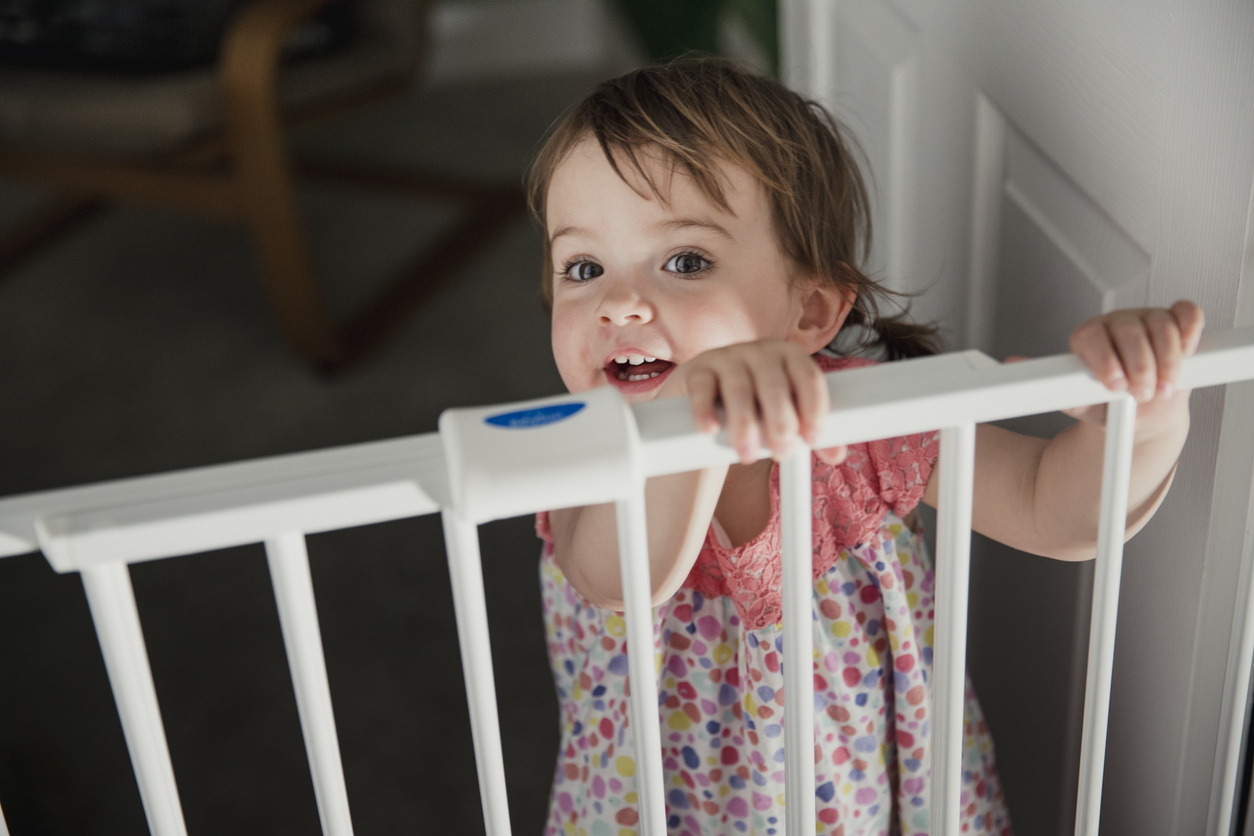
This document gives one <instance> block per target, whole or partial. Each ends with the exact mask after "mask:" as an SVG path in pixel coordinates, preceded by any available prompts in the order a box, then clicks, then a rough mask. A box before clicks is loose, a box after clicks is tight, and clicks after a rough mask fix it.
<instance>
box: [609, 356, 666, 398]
mask: <svg viewBox="0 0 1254 836" xmlns="http://www.w3.org/2000/svg"><path fill="white" fill-rule="evenodd" d="M632 359H636V360H641V361H642V362H639V363H632V362H630V361H628V362H625V363H621V362H618V361H617V360H611V361H610V362H608V363H606V364H605V377H606V379H607V380H609V382H610V383H611V384H613V385H614V386H615V387H617V389H618V390H619V391H620V392H622V393H623V394H636V393H639V392H649V391H651V390H653V389H656V388H657V387H659V386H661V385H662V382H663V381H664V380H665V379H666V377H667V375H668V373H669V372H670V370H671V369H673V368H675V364H674V363H672V362H671V361H669V360H658V359H656V358H640V357H633V358H632Z"/></svg>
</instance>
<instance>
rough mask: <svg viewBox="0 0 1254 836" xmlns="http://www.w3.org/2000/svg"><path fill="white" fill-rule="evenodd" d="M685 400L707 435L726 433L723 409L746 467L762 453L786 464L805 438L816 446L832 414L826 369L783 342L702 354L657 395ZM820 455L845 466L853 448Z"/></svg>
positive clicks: (677, 371)
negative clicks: (684, 397)
mask: <svg viewBox="0 0 1254 836" xmlns="http://www.w3.org/2000/svg"><path fill="white" fill-rule="evenodd" d="M679 395H687V396H688V401H689V404H690V405H691V407H692V419H693V422H694V423H695V424H696V426H697V429H698V430H700V431H701V432H705V433H710V434H714V433H717V432H718V431H719V429H720V425H719V416H718V406H719V405H721V406H722V407H723V414H724V417H725V421H726V426H727V435H728V437H729V440H730V442H731V445H732V447H733V449H735V451H736V454H737V455H738V456H739V457H740V462H741V464H751V463H752V462H754V461H756V460H757V454H758V451H759V450H760V449H761V448H762V447H766V448H767V449H769V450H770V451H771V456H772V457H773V458H774V459H776V460H781V459H784V458H786V457H787V456H788V455H789V454H790V453H791V451H792V447H793V444H794V443H795V442H796V439H797V437H798V436H800V437H801V438H802V439H804V441H805V442H806V444H808V445H810V446H811V447H813V446H814V443H815V442H816V441H817V439H818V432H819V427H820V424H821V422H822V419H823V416H824V415H826V414H827V411H828V409H829V402H828V397H827V384H826V381H825V380H824V378H823V372H822V370H821V369H820V368H819V366H818V364H817V363H815V362H814V360H813V359H812V358H811V357H810V355H808V354H806V352H805V350H804V349H803V348H801V346H799V345H797V344H795V343H791V342H787V341H784V340H759V341H757V342H749V343H736V344H734V345H729V346H724V347H723V348H716V349H712V350H710V351H706V352H704V353H702V354H699V355H697V356H696V357H694V358H693V359H691V360H689V361H688V362H687V363H683V364H681V365H680V366H678V367H677V368H676V369H675V371H674V372H672V373H671V375H670V377H669V378H668V379H667V381H666V383H664V384H663V385H662V388H661V389H660V390H658V397H659V398H667V397H676V396H679ZM815 453H816V454H817V455H818V457H819V458H820V459H821V460H822V461H825V462H827V463H828V464H839V463H840V462H842V461H844V458H845V454H846V448H845V447H843V446H841V447H832V448H829V449H825V450H816V451H815Z"/></svg>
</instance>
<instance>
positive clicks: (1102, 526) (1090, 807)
mask: <svg viewBox="0 0 1254 836" xmlns="http://www.w3.org/2000/svg"><path fill="white" fill-rule="evenodd" d="M1135 428H1136V401H1135V400H1133V398H1132V396H1131V395H1123V396H1121V397H1119V398H1116V399H1115V400H1113V401H1111V402H1110V403H1109V404H1108V405H1107V406H1106V449H1105V452H1104V454H1103V457H1102V501H1101V520H1100V522H1099V523H1098V528H1097V570H1096V571H1095V572H1094V577H1093V617H1092V622H1091V623H1092V626H1091V627H1090V628H1089V666H1088V676H1087V678H1086V680H1085V684H1084V732H1083V735H1082V736H1081V738H1080V790H1079V797H1078V799H1077V802H1076V821H1075V832H1076V836H1097V828H1098V825H1099V824H1100V819H1101V813H1102V772H1103V770H1104V769H1105V766H1106V726H1107V720H1108V719H1109V716H1108V715H1109V713H1110V675H1111V672H1112V671H1113V669H1114V664H1115V622H1116V618H1117V616H1118V614H1119V576H1120V573H1121V572H1122V570H1123V540H1124V536H1125V531H1126V529H1127V519H1128V481H1129V478H1130V476H1131V470H1132V439H1133V433H1134V430H1135Z"/></svg>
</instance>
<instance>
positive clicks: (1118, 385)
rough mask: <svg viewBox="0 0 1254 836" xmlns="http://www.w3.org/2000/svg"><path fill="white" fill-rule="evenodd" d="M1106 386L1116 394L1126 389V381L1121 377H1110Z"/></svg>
mask: <svg viewBox="0 0 1254 836" xmlns="http://www.w3.org/2000/svg"><path fill="white" fill-rule="evenodd" d="M1106 385H1107V386H1109V387H1110V388H1111V389H1114V390H1115V391H1116V392H1122V391H1123V390H1124V389H1127V388H1128V379H1127V378H1126V377H1124V376H1123V375H1116V376H1115V377H1112V378H1111V379H1110V381H1109V382H1108V383H1107V384H1106Z"/></svg>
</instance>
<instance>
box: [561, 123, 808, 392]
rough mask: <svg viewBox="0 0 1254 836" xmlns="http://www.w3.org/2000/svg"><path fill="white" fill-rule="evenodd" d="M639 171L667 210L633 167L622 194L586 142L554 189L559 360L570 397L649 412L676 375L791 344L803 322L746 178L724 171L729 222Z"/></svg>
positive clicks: (676, 178) (655, 166)
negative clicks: (710, 354) (715, 353)
mask: <svg viewBox="0 0 1254 836" xmlns="http://www.w3.org/2000/svg"><path fill="white" fill-rule="evenodd" d="M642 164H644V165H646V167H648V168H649V169H650V171H649V173H650V176H651V178H653V180H654V182H656V183H658V185H659V189H661V190H662V192H663V195H664V196H665V197H666V202H665V203H663V202H662V201H659V200H657V199H656V198H655V197H653V195H652V193H651V192H650V190H649V186H648V184H647V183H645V182H644V180H643V178H640V177H639V175H637V174H635V172H634V171H633V170H632V169H631V167H630V165H629V164H624V165H622V166H620V168H621V169H622V171H623V173H624V174H625V175H626V176H627V178H628V180H629V181H630V185H629V184H628V183H627V182H624V181H623V179H622V178H621V177H619V175H618V173H617V172H615V171H614V169H613V168H611V167H610V164H609V162H608V161H607V160H606V159H605V156H604V154H603V153H602V151H601V148H600V146H599V145H598V144H597V143H595V142H594V141H591V140H589V141H585V142H583V143H581V144H580V145H578V146H576V147H575V148H574V149H573V150H572V151H571V153H570V154H569V155H568V156H567V158H566V159H565V160H564V161H563V162H562V163H561V164H560V165H559V166H558V168H557V170H556V171H555V172H554V173H553V178H552V181H551V182H550V184H549V190H548V195H547V200H546V215H547V217H546V225H547V230H546V232H547V234H548V236H549V242H550V250H551V252H552V264H551V265H550V266H551V269H552V270H553V278H552V281H553V356H554V358H555V359H556V361H557V368H558V371H559V372H560V373H561V375H562V380H563V381H564V382H565V384H566V387H567V389H569V390H570V391H572V392H581V391H583V390H586V389H591V388H593V387H596V386H603V385H605V384H606V383H609V384H610V385H612V386H616V387H617V388H618V389H619V391H620V392H622V393H623V394H624V395H625V396H626V398H627V400H628V401H631V402H638V401H646V400H651V399H652V398H653V397H654V396H655V395H656V394H657V392H658V389H660V388H661V386H662V384H663V382H665V380H666V378H667V377H668V376H669V374H670V373H671V371H672V370H673V369H674V368H675V366H676V365H678V364H680V363H684V362H686V361H688V360H691V359H692V358H693V357H696V356H697V355H698V354H701V353H702V352H704V351H708V350H710V349H713V348H720V347H722V346H726V345H731V344H733V343H741V342H750V341H753V340H763V339H779V340H783V339H789V338H791V337H792V336H793V334H794V332H795V330H796V325H797V323H798V320H799V319H800V318H801V315H802V309H803V301H802V294H801V293H799V292H798V291H797V289H795V288H794V287H793V283H791V282H790V281H789V270H790V267H789V264H788V261H787V259H786V258H785V257H784V255H783V254H782V253H781V252H780V251H779V247H778V245H777V243H776V240H775V233H774V230H773V228H772V223H771V212H770V207H769V205H768V203H767V198H766V195H765V193H764V190H763V189H762V188H761V186H760V185H759V184H758V183H757V181H756V180H754V179H753V177H752V176H751V175H750V174H749V173H748V172H746V171H744V170H742V169H740V168H738V167H736V166H732V165H724V166H722V175H723V187H724V191H725V195H726V198H727V203H728V205H729V206H730V207H731V210H732V211H731V212H728V211H726V210H724V209H720V208H719V207H718V206H716V205H714V204H713V203H711V202H710V201H709V200H708V199H707V198H706V197H705V196H704V195H703V194H702V193H701V190H700V189H699V188H698V187H697V185H696V184H695V183H694V182H693V181H692V179H691V178H690V177H688V176H687V175H686V174H684V173H682V172H675V173H674V175H673V176H671V175H670V174H669V172H668V171H667V169H666V167H664V166H663V165H662V164H661V163H659V162H656V161H655V162H654V163H652V164H650V163H649V162H648V161H647V160H646V159H645V158H644V157H643V155H642ZM633 187H634V188H633ZM815 350H817V349H815Z"/></svg>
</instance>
